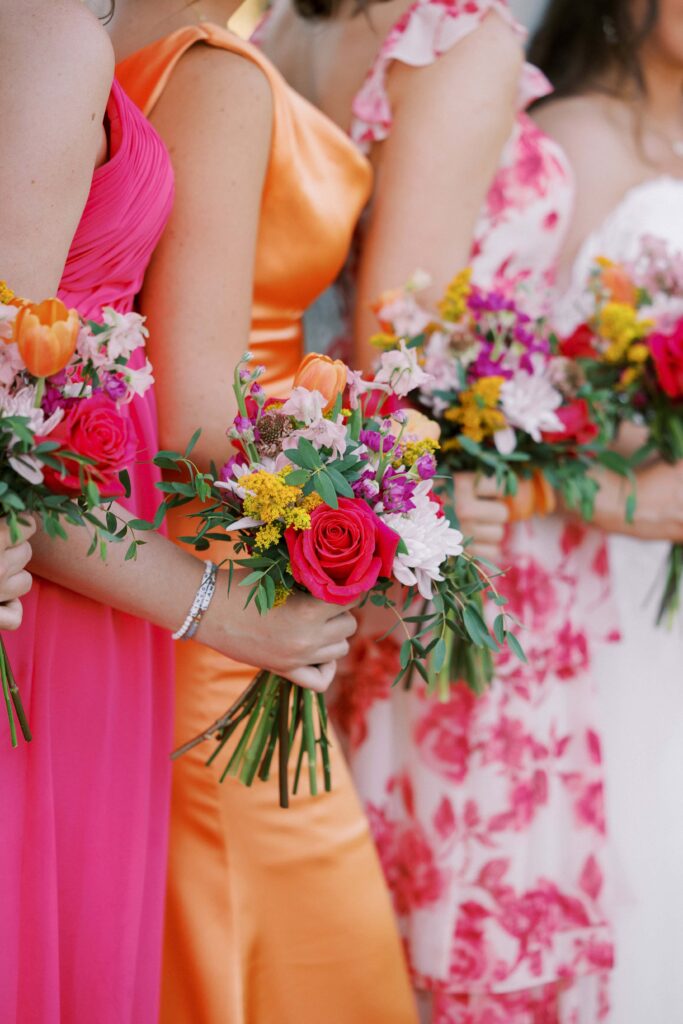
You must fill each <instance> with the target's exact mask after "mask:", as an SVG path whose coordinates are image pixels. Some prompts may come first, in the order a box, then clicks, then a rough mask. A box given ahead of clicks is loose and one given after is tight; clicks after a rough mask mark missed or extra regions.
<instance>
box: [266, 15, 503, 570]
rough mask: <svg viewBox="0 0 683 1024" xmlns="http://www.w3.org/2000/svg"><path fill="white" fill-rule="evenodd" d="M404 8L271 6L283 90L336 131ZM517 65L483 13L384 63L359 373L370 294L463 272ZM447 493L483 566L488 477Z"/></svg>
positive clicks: (495, 518)
mask: <svg viewBox="0 0 683 1024" xmlns="http://www.w3.org/2000/svg"><path fill="white" fill-rule="evenodd" d="M408 6H409V3H408V2H406V0H400V2H398V0H389V2H387V3H381V4H380V3H377V4H373V5H371V7H370V8H369V11H368V14H367V16H366V15H358V16H357V17H355V16H354V14H353V12H354V5H353V4H351V3H348V4H346V5H345V6H344V7H342V9H341V11H340V12H339V14H338V15H337V16H336V17H334V18H332V19H330V20H329V21H320V22H315V23H310V22H306V21H305V20H303V19H301V18H299V17H298V16H297V14H296V12H295V11H294V9H293V8H291V7H287V6H285V5H280V7H279V8H278V9H277V11H276V15H275V16H274V17H273V19H272V22H271V24H270V25H269V29H268V31H267V35H266V39H265V41H264V49H265V51H266V53H267V54H268V55H269V56H270V57H271V58H272V59H273V60H274V61H275V63H276V64H277V65H278V66H279V67H280V69H281V70H282V71H283V73H284V75H285V77H287V78H288V79H289V81H290V82H291V83H292V84H293V85H294V87H295V88H297V89H299V90H300V91H302V92H303V93H304V94H305V95H306V96H307V97H308V99H310V100H311V101H312V102H313V103H315V104H317V105H318V106H320V107H321V109H322V110H323V111H324V112H325V113H327V114H328V115H329V116H330V117H332V119H333V120H335V121H336V122H337V123H338V124H339V125H340V127H342V128H344V129H345V130H348V128H349V125H350V123H351V103H352V101H353V97H354V96H355V94H356V93H357V91H358V89H359V88H360V86H361V84H362V82H363V80H364V78H365V75H366V74H367V71H368V69H369V67H370V66H371V64H372V62H373V60H374V58H375V55H376V53H377V48H378V46H379V44H380V42H381V40H382V39H383V38H384V37H385V35H386V34H387V32H388V31H389V29H390V28H391V26H392V25H393V24H394V23H395V21H396V20H397V19H398V18H399V17H400V16H401V14H402V13H403V12H404V11H405V10H406V9H407V7H408ZM522 59H523V58H522V52H521V49H520V46H519V43H518V41H517V39H516V38H515V37H514V35H513V33H512V32H511V31H510V28H509V27H508V26H507V25H506V24H505V23H504V22H503V21H502V20H501V19H500V18H499V16H498V15H496V14H491V15H489V16H488V17H487V18H485V19H484V21H483V22H482V24H481V25H480V27H479V28H478V29H476V30H475V31H474V32H472V33H471V34H470V35H468V36H467V37H466V38H465V39H463V40H462V41H461V42H459V43H458V44H457V46H455V47H453V48H452V49H451V50H449V51H448V52H446V53H445V54H444V55H443V56H442V57H441V58H440V59H439V60H438V61H435V62H434V63H433V64H431V65H428V66H426V67H421V68H412V67H408V66H406V65H403V64H400V63H395V64H393V65H392V66H391V67H390V70H389V72H388V76H387V89H388V92H389V97H390V102H391V107H392V112H393V126H392V130H391V133H390V135H389V138H388V139H386V140H385V141H383V142H381V143H376V144H375V145H374V146H373V149H372V152H371V160H372V162H373V164H374V167H375V172H376V183H375V191H374V196H373V200H372V204H371V209H370V214H369V222H368V226H367V234H366V235H365V242H364V246H363V252H362V255H361V260H360V267H359V274H358V301H357V307H356V308H357V316H356V324H355V335H356V362H357V363H358V364H359V365H360V366H362V367H363V368H365V369H368V368H369V367H371V365H372V363H373V360H374V352H373V350H372V349H371V347H370V346H369V345H368V343H367V339H368V338H369V337H370V336H371V334H372V333H373V331H374V330H375V329H376V325H375V323H374V317H373V314H372V313H371V310H370V304H371V302H372V301H373V300H374V299H376V297H377V296H378V295H379V294H381V292H383V291H385V290H386V289H388V288H393V287H395V286H396V285H397V284H398V283H400V282H402V281H406V280H407V279H408V278H409V277H410V275H411V274H412V273H413V272H414V271H415V269H416V267H420V268H421V269H423V270H426V271H427V272H428V273H429V275H430V277H431V278H432V281H433V285H432V288H431V293H430V292H427V293H426V299H427V300H428V301H429V300H430V299H431V300H436V299H438V298H439V296H440V295H441V294H442V293H443V289H444V288H445V286H446V284H447V283H448V282H449V281H450V280H451V278H452V277H453V274H454V273H455V271H456V270H457V269H458V268H459V267H463V266H466V265H467V263H468V261H469V257H470V251H471V246H472V239H473V235H474V229H475V225H476V222H477V219H478V217H479V213H480V211H481V208H482V206H483V204H484V200H485V198H486V194H487V192H488V189H489V187H490V185H491V183H492V181H493V178H494V175H495V172H496V170H497V167H498V164H499V160H500V155H501V151H502V149H503V147H504V145H505V143H506V142H507V139H508V137H509V135H510V131H511V129H512V126H513V120H514V116H515V109H516V97H517V90H518V83H519V74H520V69H521V64H522ZM491 67H495V69H496V73H495V75H492V74H491ZM425 110H428V111H429V117H428V118H426V117H425V116H424V112H425ZM435 152H436V153H438V159H425V160H416V154H420V153H426V154H429V153H435ZM455 486H456V493H457V495H458V514H459V518H460V521H461V526H462V529H463V531H464V533H465V534H466V535H467V536H470V537H472V538H473V541H474V543H473V549H474V550H475V552H477V553H479V554H482V555H484V556H485V557H487V558H490V559H492V560H494V561H495V559H496V558H497V557H499V555H500V545H501V543H502V541H503V538H504V534H505V523H506V521H507V519H508V509H507V506H506V505H505V503H504V502H503V501H502V500H501V498H500V496H499V495H498V494H497V492H496V491H495V488H492V486H491V484H490V482H489V481H486V480H483V479H482V480H478V481H477V480H475V479H474V476H473V475H472V474H456V479H455Z"/></svg>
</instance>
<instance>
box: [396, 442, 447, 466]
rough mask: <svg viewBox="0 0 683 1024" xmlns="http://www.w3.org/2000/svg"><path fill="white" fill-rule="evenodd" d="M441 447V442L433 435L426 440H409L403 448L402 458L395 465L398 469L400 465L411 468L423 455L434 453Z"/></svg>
mask: <svg viewBox="0 0 683 1024" xmlns="http://www.w3.org/2000/svg"><path fill="white" fill-rule="evenodd" d="M439 447H440V445H439V442H438V441H434V440H433V439H432V438H431V437H427V438H425V440H424V441H409V442H408V443H407V445H406V446H405V448H404V449H403V455H402V456H401V458H400V459H396V460H395V461H394V467H395V468H396V469H398V467H399V466H407V467H408V469H410V468H411V466H414V465H415V463H416V462H417V460H418V459H420V458H421V457H422V456H423V455H434V454H435V453H436V452H438V450H439Z"/></svg>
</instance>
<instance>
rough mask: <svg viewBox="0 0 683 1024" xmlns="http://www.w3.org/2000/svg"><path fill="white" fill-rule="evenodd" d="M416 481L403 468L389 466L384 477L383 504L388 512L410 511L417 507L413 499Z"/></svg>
mask: <svg viewBox="0 0 683 1024" xmlns="http://www.w3.org/2000/svg"><path fill="white" fill-rule="evenodd" d="M416 486H417V485H416V483H415V481H414V480H410V479H409V478H408V477H407V476H406V474H405V471H404V470H403V469H401V470H397V469H394V467H393V466H389V467H388V468H387V470H386V472H385V474H384V476H383V477H382V504H383V505H384V509H385V511H386V512H410V510H411V509H414V508H415V503H414V502H413V501H412V497H413V494H414V493H415V487H416Z"/></svg>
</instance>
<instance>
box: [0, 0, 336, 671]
mask: <svg viewBox="0 0 683 1024" xmlns="http://www.w3.org/2000/svg"><path fill="white" fill-rule="evenodd" d="M125 6H126V5H124V4H119V5H118V8H119V14H118V15H117V18H118V17H121V18H122V20H121V21H120V22H117V26H116V27H117V30H118V29H120V28H121V26H122V25H123V26H125V25H126V24H131V23H132V19H130V18H129V17H128V16H129V15H130V13H131V11H130V5H129V9H128V11H127V14H126V17H127V18H128V21H126V20H125V19H123V17H122V12H121V11H120V8H125ZM135 6H137V7H138V8H139V9H141V11H142V12H143V14H144V18H143V19H142V28H143V29H144V30H145V31H148V32H149V33H154V34H152V35H151V38H155V37H156V36H159V35H163V34H164V33H165V32H167V31H170V30H171V29H172V28H174V27H176V24H178V23H182V22H181V21H179V20H178V21H176V22H173V20H172V18H173V14H172V12H173V9H174V8H175V9H176V10H177V6H178V5H177V2H176V0H173V2H172V3H168V4H165V5H164V4H159V5H154V4H152V3H151V2H150V3H147V2H146V3H145V4H137V5H135ZM226 7H229V8H230V9H232V5H226ZM167 11H168V12H171V17H170V19H166V17H165V14H166V12H167ZM179 17H180V18H182V17H186V18H188V19H189V18H192V17H194V12H193V10H192V9H191V8H184V14H181V15H180V16H179ZM226 17H227V15H226ZM154 18H156V21H154ZM217 20H218V19H217ZM220 20H223V19H222V18H221V19H220ZM0 29H1V31H0V67H2V68H3V74H2V75H1V76H0V99H4V100H5V102H4V103H3V109H4V111H5V112H6V114H7V116H8V117H10V118H12V120H11V121H10V124H9V126H8V128H9V129H10V130H8V134H7V139H8V140H11V143H12V144H11V145H9V144H6V145H5V148H4V150H3V160H2V167H1V169H0V175H1V177H0V187H1V188H2V194H3V211H5V210H8V211H12V216H11V218H10V217H9V216H7V217H6V216H5V215H4V213H3V224H2V227H1V228H0V230H1V231H2V238H1V240H2V242H4V245H3V251H4V252H5V253H9V254H11V255H10V258H9V259H6V261H5V263H4V264H3V273H5V274H6V276H7V278H8V280H9V281H10V282H11V283H12V284H13V286H14V288H15V289H16V290H17V291H19V292H20V293H24V294H27V295H35V296H45V295H50V294H54V292H55V291H56V288H57V285H58V282H59V278H60V276H61V272H62V268H63V266H64V263H65V261H66V258H67V254H68V250H69V245H70V242H71V239H72V237H73V234H74V232H75V230H76V227H77V225H78V220H79V217H80V215H81V212H82V210H83V206H84V204H85V201H86V199H87V195H88V189H89V187H90V182H91V179H92V173H93V170H94V167H95V166H96V163H97V161H98V159H99V160H101V159H103V158H104V157H106V149H104V148H103V138H104V131H103V127H102V122H103V116H104V110H105V107H106V101H107V97H108V94H109V89H110V87H111V78H112V74H113V65H114V58H113V53H112V47H111V43H110V41H109V39H108V37H107V34H106V32H105V31H104V30H103V28H102V26H101V24H100V23H99V22H98V21H97V19H96V18H95V17H94V16H93V15H92V14H91V13H90V12H89V11H88V10H87V9H86V8H85V7H83V5H82V4H81V3H80V2H79V0H6V2H4V3H3V11H2V15H0ZM47 29H49V31H48V30H47ZM129 40H130V44H131V45H130V50H131V51H132V50H134V49H136V48H137V47H138V45H144V44H145V42H148V41H150V40H149V38H146V37H145V36H144V31H143V33H142V36H141V38H140V40H138V39H137V38H136V37H134V36H130V37H129ZM36 46H40V47H41V49H40V51H39V52H38V54H37V53H36ZM64 52H69V54H70V60H69V61H67V62H65V61H64V59H63V54H64ZM129 52H130V51H129ZM226 63H230V62H228V61H226ZM5 67H8V68H10V69H11V72H12V73H11V74H8V75H5V74H4V68H5ZM214 84H216V83H215V82H214ZM16 97H20V98H21V100H20V103H17V100H16ZM242 99H243V100H244V102H247V101H250V99H251V97H250V95H249V94H248V92H243V93H242ZM255 120H257V121H259V122H261V121H262V118H261V117H258V118H256V119H255ZM35 125H40V143H41V144H40V146H36V132H35V129H34V127H33V126H35ZM213 127H214V124H213V123H212V124H211V129H213ZM202 130H203V129H202ZM233 145H234V150H237V149H239V145H237V144H235V140H233ZM46 151H47V152H51V153H54V154H56V155H57V156H58V157H59V159H52V160H50V161H44V159H43V155H44V153H45V152H46ZM221 155H224V154H223V153H221ZM264 159H265V158H264ZM43 163H44V164H46V165H47V167H44V166H43ZM34 165H35V170H34ZM223 166H227V164H226V163H224V164H223ZM27 167H28V168H30V172H31V173H30V174H27ZM34 180H35V182H36V185H37V184H40V188H38V187H36V188H35V189H34V188H33V187H32V183H33V181H34ZM255 230H256V229H255V228H254V231H255ZM228 272H229V268H226V275H227V273H228ZM227 316H228V321H227V322H230V311H228V314H227ZM197 323H201V317H200V316H199V315H197V317H196V318H195V319H194V321H193V332H192V334H196V335H197V336H198V337H200V338H202V339H203V331H204V325H202V329H201V330H199V331H198V330H197V328H196V324H197ZM192 334H191V335H190V336H192ZM186 341H187V337H186V338H185V342H186ZM245 346H246V331H245V332H244V333H243V334H242V335H241V346H240V352H241V351H242V350H243V349H244V347H245ZM152 354H153V355H154V353H152ZM223 359H224V360H225V363H226V364H228V363H229V360H230V353H229V352H228V353H224V354H223ZM164 369H165V368H164V367H161V371H160V368H159V367H157V374H158V376H162V374H163V372H164ZM212 376H213V375H212V374H210V373H208V372H207V377H212ZM225 379H226V378H224V380H225ZM164 394H165V395H166V396H168V394H169V392H168V389H167V390H166V391H165V392H164ZM224 398H227V387H226V390H225V392H224ZM176 400H177V396H176ZM179 404H180V403H179ZM229 411H230V410H229V408H227V403H226V402H225V401H224V402H223V404H222V422H223V424H225V423H227V422H228V417H229ZM190 419H191V420H192V422H193V426H192V428H191V430H188V433H187V434H186V435H185V436H186V437H187V436H190V433H192V431H193V430H194V429H195V428H196V426H197V425H199V424H200V421H201V416H200V415H199V412H198V413H197V416H196V419H195V418H194V417H192V416H191V415H189V416H188V422H189V420H190ZM184 425H185V424H183V426H184ZM213 437H214V439H217V432H216V431H214V434H213ZM223 446H224V438H223V437H221V441H220V444H219V443H216V447H215V449H214V450H213V452H212V454H213V455H214V457H215V458H217V459H218V458H220V457H221V456H222V455H223V453H224V448H223ZM118 511H119V513H120V514H121V515H122V516H123V517H124V518H125V516H126V513H125V512H124V511H123V510H122V509H119V510H118ZM147 539H148V543H147V544H146V545H145V546H144V548H143V549H142V551H141V553H140V556H139V557H138V559H137V560H136V561H135V562H128V563H124V555H125V552H124V550H123V548H124V547H125V545H112V546H111V548H110V552H109V555H108V561H107V564H106V565H103V564H102V563H101V562H99V561H98V560H97V559H95V558H88V557H86V552H87V547H88V538H87V537H86V535H85V531H81V530H72V531H71V532H70V534H69V538H68V540H66V541H50V540H49V539H48V538H47V537H46V536H45V535H44V534H43V533H42V532H41V531H40V530H39V531H38V532H37V533H36V535H35V537H34V539H33V562H32V568H33V569H34V570H35V572H37V573H38V574H39V575H41V576H43V577H45V578H46V579H49V580H52V581H53V582H55V583H59V584H60V585H62V586H65V587H67V588H70V589H72V590H74V591H76V592H77V593H80V594H82V595H84V596H86V597H89V598H92V599H93V600H97V601H101V602H102V603H105V604H108V605H110V606H112V607H114V608H117V609H118V610H120V611H124V612H128V613H130V614H133V615H137V616H139V617H141V618H145V619H148V620H149V621H151V622H154V623H156V624H157V625H160V626H162V627H164V628H166V629H169V630H174V629H176V628H177V627H178V625H179V624H180V623H181V622H182V621H183V619H184V618H185V615H186V613H187V610H188V608H189V607H190V605H191V603H192V600H193V598H194V595H195V593H196V590H197V587H198V585H199V582H200V578H201V572H202V569H201V566H200V565H199V564H198V563H197V560H196V559H195V558H193V557H192V556H191V555H190V554H189V553H187V552H186V551H182V550H181V549H180V548H178V547H176V546H175V545H174V544H172V543H171V542H170V541H168V540H166V539H165V538H164V537H162V536H160V535H158V534H150V535H148V538H147ZM1 547H2V533H1V531H0V548H1ZM25 554H26V549H23V555H25ZM23 555H22V557H23ZM3 557H4V551H3ZM20 563H21V557H20V558H19V559H17V555H16V553H15V554H14V555H13V556H12V562H11V563H10V566H9V568H10V570H12V568H13V569H14V572H15V573H16V572H23V567H21V566H20ZM2 569H3V563H2V559H1V558H0V579H4V575H3V572H2ZM11 574H12V573H11V572H10V576H11ZM224 579H225V575H224V574H223V580H224ZM170 580H172V581H173V585H172V586H169V581H170ZM223 580H219V585H218V587H217V589H216V595H215V597H214V600H213V602H212V604H211V606H210V608H209V610H208V612H207V614H206V616H205V618H204V619H203V621H202V623H201V626H200V632H199V634H198V635H199V638H200V639H201V640H202V642H204V643H206V644H207V645H209V646H211V647H214V648H216V649H217V650H219V651H221V652H222V653H224V654H226V655H228V656H230V657H233V658H236V659H238V660H242V661H246V662H249V663H254V652H255V651H258V653H259V658H258V664H259V665H260V666H262V667H264V668H268V669H270V670H272V671H276V672H279V673H281V674H282V675H285V676H287V677H288V678H290V679H292V680H293V681H294V682H298V683H300V684H301V685H303V686H307V687H310V688H313V689H318V690H322V689H325V688H326V687H327V686H328V685H329V683H330V682H331V679H332V677H333V674H334V668H335V665H334V661H335V659H336V658H338V657H340V656H343V655H344V654H345V653H346V651H347V648H348V644H347V638H348V637H349V636H350V635H351V634H352V633H353V632H354V630H355V621H354V619H353V616H352V615H351V614H350V613H349V612H345V611H341V612H340V609H339V608H336V607H329V606H327V605H324V604H322V603H321V602H318V601H314V600H313V599H312V598H309V597H306V596H303V595H302V596H301V597H299V596H298V595H297V596H296V597H295V598H294V599H292V600H291V601H289V602H287V604H286V605H284V606H283V607H282V608H278V609H275V610H274V611H273V612H272V613H270V615H268V616H266V617H264V618H261V617H260V616H259V615H258V613H257V612H256V611H255V610H254V609H252V607H251V606H250V607H249V608H248V609H246V610H245V609H243V607H242V605H243V595H242V593H240V591H239V590H238V589H237V588H233V589H232V594H231V595H230V596H229V595H228V593H227V586H226V584H225V582H223ZM8 596H10V597H14V596H15V595H13V594H11V593H10V594H9V595H8ZM0 598H2V590H1V589H0ZM0 626H2V622H1V621H0Z"/></svg>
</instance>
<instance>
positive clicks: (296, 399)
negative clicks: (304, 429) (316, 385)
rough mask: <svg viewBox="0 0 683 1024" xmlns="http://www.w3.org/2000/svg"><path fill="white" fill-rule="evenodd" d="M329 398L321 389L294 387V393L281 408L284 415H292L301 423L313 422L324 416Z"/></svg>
mask: <svg viewBox="0 0 683 1024" xmlns="http://www.w3.org/2000/svg"><path fill="white" fill-rule="evenodd" d="M326 405H327V399H326V398H325V396H324V395H322V394H321V393H320V392H319V391H309V390H308V388H300V387H296V388H292V393H291V395H290V396H289V398H288V399H287V401H286V402H285V404H284V405H283V406H282V409H281V410H280V411H281V412H282V414H283V415H284V416H291V417H292V418H293V419H295V420H298V421H299V423H306V424H311V423H315V422H317V421H318V420H321V419H322V418H323V411H324V409H325V406H326Z"/></svg>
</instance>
